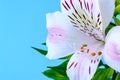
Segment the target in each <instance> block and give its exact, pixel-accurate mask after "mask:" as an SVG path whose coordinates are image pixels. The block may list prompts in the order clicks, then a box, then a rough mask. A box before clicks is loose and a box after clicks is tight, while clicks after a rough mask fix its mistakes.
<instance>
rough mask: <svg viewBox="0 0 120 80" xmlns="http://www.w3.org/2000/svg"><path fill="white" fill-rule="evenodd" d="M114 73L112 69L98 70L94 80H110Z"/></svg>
mask: <svg viewBox="0 0 120 80" xmlns="http://www.w3.org/2000/svg"><path fill="white" fill-rule="evenodd" d="M113 73H114V70H113V69H111V68H107V69H106V68H104V69H103V68H98V69H97V71H96V73H95V75H94V77H93V79H92V80H110V79H111V77H112V75H113Z"/></svg>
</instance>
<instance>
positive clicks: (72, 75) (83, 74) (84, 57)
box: [67, 52, 101, 80]
mask: <svg viewBox="0 0 120 80" xmlns="http://www.w3.org/2000/svg"><path fill="white" fill-rule="evenodd" d="M100 58H101V57H100V56H97V57H95V56H91V55H89V54H88V53H81V52H76V53H75V54H73V56H72V57H71V59H70V61H69V62H68V65H67V75H68V77H69V79H70V80H91V79H92V77H93V76H94V74H95V72H96V69H97V66H98V64H99V62H100Z"/></svg>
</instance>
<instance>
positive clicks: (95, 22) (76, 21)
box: [61, 0, 104, 40]
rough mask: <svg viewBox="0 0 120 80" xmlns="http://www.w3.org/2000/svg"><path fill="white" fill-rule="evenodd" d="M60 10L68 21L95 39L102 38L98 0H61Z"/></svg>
mask: <svg viewBox="0 0 120 80" xmlns="http://www.w3.org/2000/svg"><path fill="white" fill-rule="evenodd" d="M61 7H62V12H63V13H65V14H66V15H67V16H68V18H69V20H70V22H71V23H72V24H73V25H74V26H75V27H77V29H81V31H84V32H86V34H87V35H90V34H92V36H93V37H94V38H96V39H100V40H104V35H103V33H102V32H101V30H102V19H101V12H100V9H99V4H98V0H61Z"/></svg>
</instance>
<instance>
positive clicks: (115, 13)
mask: <svg viewBox="0 0 120 80" xmlns="http://www.w3.org/2000/svg"><path fill="white" fill-rule="evenodd" d="M118 14H120V5H117V6H116V8H115V12H114V15H115V16H117V15H118Z"/></svg>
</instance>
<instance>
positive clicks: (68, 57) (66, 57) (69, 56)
mask: <svg viewBox="0 0 120 80" xmlns="http://www.w3.org/2000/svg"><path fill="white" fill-rule="evenodd" d="M72 55H73V54H70V55H68V56H65V57H62V58H59V59H70V58H71V56H72Z"/></svg>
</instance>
